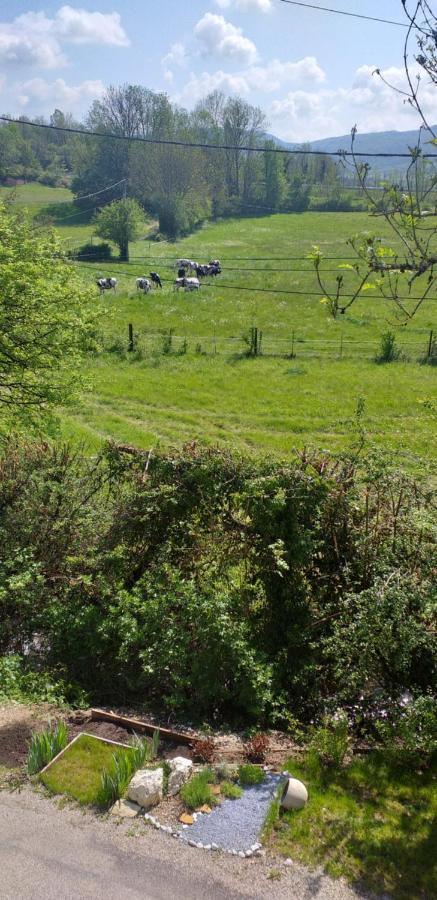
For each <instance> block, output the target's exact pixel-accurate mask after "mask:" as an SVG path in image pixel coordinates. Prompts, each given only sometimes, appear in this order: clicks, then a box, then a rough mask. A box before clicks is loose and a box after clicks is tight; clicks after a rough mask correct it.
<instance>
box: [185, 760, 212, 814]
mask: <svg viewBox="0 0 437 900" xmlns="http://www.w3.org/2000/svg"><path fill="white" fill-rule="evenodd" d="M214 781H215V775H214V772H213V771H212V770H211V769H203V771H202V772H199V773H198V774H197V775H193V777H192V778H190V780H189V781H187V782H185V784H183V785H182V787H181V789H180V792H179V796H180V798H181V800H182V803H184V804H185V806H186V807H187V809H197V808H198V807H199V806H204V805H205V804H207V805H208V806H214V804H216V803H217V800H216V798H215V797H214V794H213V793H212V791H211V787H210V785H211V783H212V782H214Z"/></svg>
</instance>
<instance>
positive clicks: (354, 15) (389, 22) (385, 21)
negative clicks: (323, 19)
mask: <svg viewBox="0 0 437 900" xmlns="http://www.w3.org/2000/svg"><path fill="white" fill-rule="evenodd" d="M280 2H281V3H287V4H288V5H289V6H303V7H304V9H316V10H318V11H319V12H320V11H322V12H327V13H335V14H336V15H337V16H350V17H351V18H353V19H367V21H368V22H379V23H382V24H383V25H399V27H400V28H410V24H409V23H408V22H396V21H394V20H393V19H379V18H378V17H377V16H365V15H363V14H362V13H353V12H347V11H346V10H345V9H331V8H330V7H329V6H318V5H317V4H316V3H300V2H298V0H280Z"/></svg>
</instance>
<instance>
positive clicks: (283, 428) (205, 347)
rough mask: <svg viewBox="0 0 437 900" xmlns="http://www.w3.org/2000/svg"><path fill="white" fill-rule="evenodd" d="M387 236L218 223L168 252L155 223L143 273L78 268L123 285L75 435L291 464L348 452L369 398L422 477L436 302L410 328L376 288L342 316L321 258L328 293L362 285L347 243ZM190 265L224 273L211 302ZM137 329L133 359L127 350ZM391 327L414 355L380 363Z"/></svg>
mask: <svg viewBox="0 0 437 900" xmlns="http://www.w3.org/2000/svg"><path fill="white" fill-rule="evenodd" d="M32 188H33V189H35V192H36V194H37V196H40V195H41V194H40V192H42V191H44V192H47V191H48V192H49V197H50V198H51V199H53V194H52V193H50V192H52V191H54V189H50V188H43V187H42V186H40V185H37V186H32V185H25V186H23V188H20V189H18V190H19V191H23V192H24V189H26V190H28V191H30V190H31V189H32ZM67 193H68V192H67ZM57 199H58V198H57ZM376 230H378V233H380V234H382V235H383V236H385V237H386V238H387V237H389V236H391V233H390V231H389V230H388V227H387V226H385V224H384V222H382V220H380V219H377V220H376V219H374V218H371V217H370V216H368V215H367V214H365V213H311V212H309V213H303V214H287V215H285V214H284V215H273V216H267V217H254V218H242V219H234V220H224V221H219V222H216V223H213V224H207V225H205V226H204V227H203V228H201V229H200V230H199V231H197V232H196V233H194V234H192V235H190V237H188V238H185V239H184V240H181V241H179V242H177V243H170V242H167V241H162V242H157V241H154V240H153V239H152V237H153V234H152V231H153V227H152V225H151V223H146V224H145V226H144V233H143V235H141V239H140V240H138V241H136V242H135V243H133V244H131V245H130V262H129V263H128V264H127V263H123V264H120V263H118V262H117V261H113V262H110V263H99V264H96V265H89V264H86V263H81V264H74V265H77V266H78V268H80V271H81V273H82V276H83V279H84V282H85V283H87V284H90V285H92V286H93V287H94V282H95V279H96V277H99V276H104V275H115V276H116V277H117V279H118V287H117V293H116V294H113V293H111V294H105V295H104V297H103V298H100V297H99V294H98V291H97V288H95V290H96V305H98V306H100V307H101V308H102V311H103V316H102V323H101V329H102V337H103V345H104V351H103V352H102V353H101V354H99V355H98V356H93V357H89V359H88V361H87V364H86V368H85V371H84V375H85V376H86V378H87V380H88V382H89V384H90V390H89V391H88V392H86V393H84V395H83V400H82V403H81V404H80V406H79V407H77V408H75V409H69V410H66V411H65V412H63V414H62V430H63V434H64V435H65V436H74V437H79V438H80V439H81V440H84V441H85V443H86V444H88V445H89V447H90V448H96V447H97V446H99V444H100V443H101V441H102V440H105V439H107V438H115V439H116V440H121V441H124V442H131V443H133V444H137V445H138V446H141V447H147V448H149V447H150V446H154V447H156V446H158V445H162V446H168V445H169V444H179V443H181V442H182V441H189V440H198V441H201V442H204V443H209V444H217V443H218V444H222V445H223V444H227V445H230V446H235V447H238V448H240V449H245V450H250V451H254V452H257V451H263V452H265V451H266V450H268V451H269V452H271V453H273V454H275V455H277V456H280V457H284V456H287V455H289V454H290V452H291V451H292V449H293V448H295V447H298V448H299V447H303V446H307V445H316V446H318V447H323V448H326V449H329V450H338V449H340V448H342V447H345V446H346V445H349V444H350V442H351V440H353V437H352V436H351V435H352V434H353V424H352V422H353V419H354V414H355V410H356V407H357V402H358V400H359V399H360V398H362V399H363V400H364V401H365V412H364V417H363V420H364V425H365V428H366V430H367V431H368V434H369V439H370V440H371V441H374V442H375V443H376V444H378V445H380V446H384V447H387V448H390V449H392V450H395V451H399V452H400V453H401V454H402V455H403V456H404V460H405V462H406V464H407V465H409V466H412V467H416V466H417V465H419V462H418V458H419V457H423V458H428V459H430V458H431V457H432V455H433V434H434V430H435V408H436V407H435V395H436V374H435V372H436V370H435V368H433V367H432V366H430V365H421V364H420V362H419V360H420V359H421V358H423V356H424V355H425V354H426V350H427V346H428V342H429V337H430V331H431V330H432V329H433V330H434V334H435V333H436V331H437V315H436V313H437V298H436V297H435V295H434V297H433V298H431V299H430V300H429V301H428V302H427V303H426V304H424V305H423V307H422V308H421V309H420V310H419V312H418V313H417V314H416V316H415V317H414V319H413V320H412V321H411V322H410V323H409V324H408V325H407V326H405V325H402V324H401V323H400V321H399V320H398V319H397V318H396V311H395V308H394V306H393V304H392V303H390V302H389V301H387V300H384V299H381V298H380V297H379V296H378V297H376V298H375V299H373V297H374V296H375V295H376V294H377V291H376V290H375V289H374V288H371V289H369V290H368V291H367V292H366V293H364V294H363V296H362V298H360V299H359V300H357V301H356V302H355V304H354V305H353V306H352V307H351V309H350V310H348V312H347V313H346V314H345V315H340V316H338V318H337V319H335V320H334V319H333V318H332V316H331V315H330V314H329V311H328V308H327V304H326V303H323V302H321V300H322V297H321V295H320V292H319V289H318V286H317V283H316V278H315V273H314V269H313V266H312V263H311V261H310V260H308V259H307V258H306V257H307V255H308V253H309V252H310V250H311V247H312V246H313V245H315V244H317V245H318V246H319V247H321V249H322V251H323V253H324V254H325V256H326V259H325V260H324V262H323V270H324V273H325V277H326V278H327V280H328V284H329V285H330V286H334V285H335V279H336V276H337V275H338V274H339V273H340V274H343V275H344V277H345V281H346V283H347V284H348V285H350V286H351V285H352V283H353V279H354V275H353V273H351V272H350V271H349V270H347V269H343V268H339V266H342V265H344V264H345V263H346V264H349V263H350V262H351V261H352V260H348V257H351V256H352V255H353V251H352V249H351V247H350V246H348V244H347V241H348V238H350V237H351V236H352V235H354V234H356V233H359V232H360V233H361V232H364V231H372V232H373V231H376ZM58 232H59V234H60V236H61V239H62V241H63V244H64V247H65V248H66V249H71V248H72V247H77V246H79V245H80V244H82V243H84V242H85V241H89V240H90V238H91V237H92V234H93V225H92V223H90V224H88V225H78V224H75V222H74V219H70V220H67V221H65V223H60V224H59V227H58ZM114 252H116V251H115V248H114ZM184 256H187V257H189V258H192V259H196V260H197V261H199V262H205V261H206V262H207V261H209V260H210V259H213V258H219V259H220V260H221V262H222V270H223V271H222V275H221V276H219V277H218V278H217V279H216V280H214V281H213V282H212V279H208V281H209V282H212V284H209V285H208V286H207V285H206V284H203V285H202V288H201V290H200V292H199V293H197V292H196V293H192V294H189V293H185V292H183V291H179V292H176V291H174V290H173V279H174V275H175V272H174V268H173V264H174V261H175V260H176V258H177V257H184ZM328 257H335V259H328ZM72 265H73V263H72ZM152 270H156V271H158V272H159V274H160V276H161V278H162V279H163V284H164V287H163V289H162V291H161V290H159V289H154V290H153V291H152V292H151V293H150V294H148V295H146V296H145V295H143V294H140V293H138V292H137V291H136V287H135V278H136V277H138V275H143V274H146V275H148V273H149V272H150V271H152ZM242 288H244V290H243V289H242ZM260 289H261V290H260ZM274 291H281V292H283V293H274ZM289 292H295V293H289ZM408 302H409V306H410V307H411V306H412V305H413V302H414V301H412V300H410V301H408ZM129 324H132V325H133V329H134V334H135V352H134V353H128V352H127V347H128V325H129ZM253 327H257V328H258V330H259V331H260V332H262V352H263V355H262V356H259V357H257V358H256V359H252V358H250V359H248V358H247V357H246V355H245V354H246V352H247V344H246V343H245V340H244V339H245V338H247V337H248V335H249V332H250V329H251V328H253ZM388 330H391V331H393V332H395V334H396V339H397V342H398V345H399V347H400V349H401V350H402V358H401V359H400V360H399V361H397V362H394V363H391V364H388V365H378V364H377V363H375V362H374V357H375V354H376V353H377V351H378V349H379V346H380V341H381V335H382V334H383V333H384V332H386V331H388Z"/></svg>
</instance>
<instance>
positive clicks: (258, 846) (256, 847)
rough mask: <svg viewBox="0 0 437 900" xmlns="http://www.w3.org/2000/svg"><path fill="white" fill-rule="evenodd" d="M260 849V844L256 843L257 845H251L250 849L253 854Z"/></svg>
mask: <svg viewBox="0 0 437 900" xmlns="http://www.w3.org/2000/svg"><path fill="white" fill-rule="evenodd" d="M261 847H262V844H258V843H257V844H252V846H251V848H250V849H251V850H252V852H253V853H256V851H257V850H261Z"/></svg>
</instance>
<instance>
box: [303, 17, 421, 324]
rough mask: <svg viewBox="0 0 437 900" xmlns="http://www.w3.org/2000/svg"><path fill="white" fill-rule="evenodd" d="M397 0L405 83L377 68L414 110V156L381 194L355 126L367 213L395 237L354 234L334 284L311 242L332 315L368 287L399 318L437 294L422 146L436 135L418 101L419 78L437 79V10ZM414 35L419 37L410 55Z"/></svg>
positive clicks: (355, 161) (405, 319)
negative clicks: (417, 123)
mask: <svg viewBox="0 0 437 900" xmlns="http://www.w3.org/2000/svg"><path fill="white" fill-rule="evenodd" d="M401 5H402V8H403V10H404V12H405V14H406V16H407V20H408V29H407V33H406V39H405V44H404V53H403V62H404V68H405V77H406V81H405V89H403V90H402V89H399V88H398V87H396V86H394V85H390V83H389V82H388V81H387V80H386V78H385V76H384V75H383V74H382V73H381V70H380V69H376V70H375V72H374V74H375V75H377V76H378V77H380V78H381V79H382V80H383V81H384V83H385V84H388V85H389V87H392V89H393V91H395V92H396V93H398V94H400V96H401V97H402V99H403V102H404V103H408V104H409V105H410V106H411V107H412V108H413V109H415V110H416V111H417V113H418V114H419V116H420V119H421V127H420V129H419V137H418V142H417V145H416V146H415V147H411V148H410V157H411V159H410V162H409V165H408V168H407V170H406V173H405V176H404V177H403V178H399V179H398V180H397V181H396V182H393V181H386V182H384V183H383V185H382V192H381V194H380V196H379V197H375V194H374V193H373V192H372V191H371V190H369V187H368V182H369V174H370V171H371V168H370V165H369V164H368V163H367V162H366V163H363V162H360V161H359V159H358V156H356V155H355V137H356V133H357V129H356V127H354V128H353V129H352V157H353V169H354V171H355V173H356V176H357V179H358V183H359V185H360V186H361V188H362V191H363V193H364V195H365V197H366V199H367V202H368V206H369V211H370V213H371V215H373V216H374V217H375V219H378V218H383V219H384V220H385V221H386V223H387V224H388V225H389V227H390V229H391V232H392V235H393V242H387V241H386V240H382V239H381V237H380V236H379V235H378V233H377V230H376V229H375V233H366V234H364V235H363V234H361V235H356V236H353V237H351V238H350V240H349V244H350V246H351V247H352V249H353V250H354V252H355V254H356V262H355V263H354V264H353V265H342V266H341V268H342V269H343V271H342V272H341V273H340V272H339V273H338V275H337V276H336V278H335V286H334V287H333V286H332V282H329V281H327V279H326V277H325V276H324V274H323V270H322V261H323V256H322V253H321V251H320V250H319V248H318V247H315V248H313V253H312V258H313V261H314V265H315V269H316V275H317V279H318V283H319V286H320V289H321V290H322V291H323V294H324V295H325V297H324V300H325V301H327V302H328V303H329V308H330V309H331V312H332V314H333V315H334V316H336V315H337V314H338V313H345V312H346V311H347V310H348V309H349V308H350V307H351V306H352V304H353V303H355V301H356V300H357V299H358V298H359V297H362V296H363V293H364V292H365V291H367V290H369V289H372V290H373V292H374V293H379V295H380V296H381V297H382V298H384V299H386V300H389V301H391V303H392V304H393V306H394V309H395V312H396V314H397V318H398V320H399V321H400V322H401V323H402V324H403V325H406V324H407V323H408V322H409V321H411V319H412V318H413V317H414V316H415V314H416V313H417V311H418V309H420V307H421V306H422V304H423V303H424V302H426V301H428V300H429V299H435V296H436V295H435V274H434V270H435V267H436V266H437V227H436V225H435V216H436V215H437V203H436V200H435V198H436V189H437V168H436V165H435V163H434V161H432V160H429V159H427V158H426V156H425V153H426V149H427V148H426V144H428V145H429V144H436V143H437V136H436V133H435V129H434V128H433V127H432V126H431V125H430V124H429V123H428V119H427V116H426V113H425V112H424V109H423V107H422V100H421V97H422V95H421V87H422V83H423V80H424V78H425V81H426V84H427V86H428V89H429V87H430V86H432V85H434V86H437V17H436V15H435V13H433V12H432V10H431V7H430V5H429V3H428V2H427V0H414V2H413V3H412V4H409V2H408V0H401ZM410 6H411V8H410ZM412 40H413V41H415V44H416V51H415V52H413V58H412V54H411V41H412ZM424 145H425V149H424ZM345 162H347V161H346V160H345ZM392 243H393V244H394V246H392Z"/></svg>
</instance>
